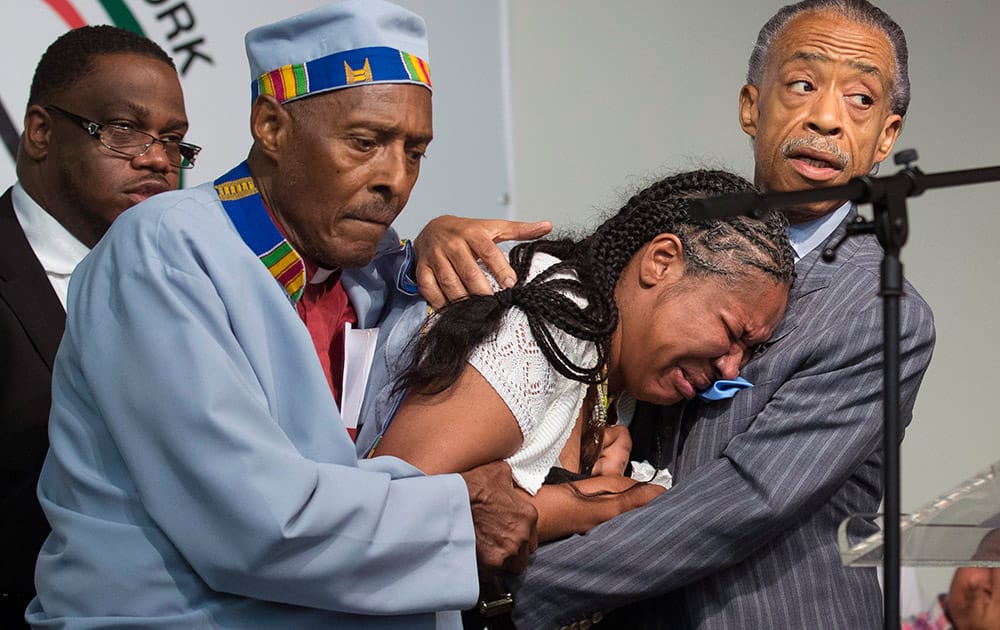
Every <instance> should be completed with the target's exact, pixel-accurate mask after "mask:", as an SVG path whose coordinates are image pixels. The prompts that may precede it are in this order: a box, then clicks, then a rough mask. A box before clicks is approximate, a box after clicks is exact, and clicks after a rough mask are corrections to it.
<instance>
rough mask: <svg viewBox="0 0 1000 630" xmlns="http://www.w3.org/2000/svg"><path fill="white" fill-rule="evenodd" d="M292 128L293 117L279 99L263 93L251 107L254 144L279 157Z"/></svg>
mask: <svg viewBox="0 0 1000 630" xmlns="http://www.w3.org/2000/svg"><path fill="white" fill-rule="evenodd" d="M291 129H292V118H291V116H289V114H288V110H286V109H285V108H284V107H283V106H282V104H281V103H279V102H278V99H276V98H274V97H273V96H271V95H270V94H261V95H260V96H258V97H257V100H255V101H254V102H253V105H252V106H251V107H250V135H252V136H253V141H254V146H255V147H257V148H259V149H260V151H261V152H263V153H264V154H265V155H267V156H268V157H270V158H271V159H277V156H278V154H279V153H280V151H281V148H282V147H283V146H284V144H285V142H286V141H287V139H288V134H289V133H290V132H291Z"/></svg>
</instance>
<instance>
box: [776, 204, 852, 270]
mask: <svg viewBox="0 0 1000 630" xmlns="http://www.w3.org/2000/svg"><path fill="white" fill-rule="evenodd" d="M851 206H852V203H851V202H850V201H848V202H847V203H845V204H844V205H842V206H840V207H839V208H837V209H836V210H835V211H833V212H831V213H830V214H827V215H825V216H822V217H819V218H817V219H813V220H812V221H806V222H805V223H796V224H795V225H789V226H788V240H789V241H791V243H792V249H794V250H795V262H798V261H799V260H800V259H802V258H803V257H805V255H806V254H808V253H809V252H811V251H812V250H814V249H816V248H817V247H819V246H820V245H822V244H823V243H824V242H826V239H828V238H830V235H831V234H833V231H834V230H836V229H837V226H838V225H840V222H841V221H843V220H844V217H846V216H847V213H848V212H850V211H851Z"/></svg>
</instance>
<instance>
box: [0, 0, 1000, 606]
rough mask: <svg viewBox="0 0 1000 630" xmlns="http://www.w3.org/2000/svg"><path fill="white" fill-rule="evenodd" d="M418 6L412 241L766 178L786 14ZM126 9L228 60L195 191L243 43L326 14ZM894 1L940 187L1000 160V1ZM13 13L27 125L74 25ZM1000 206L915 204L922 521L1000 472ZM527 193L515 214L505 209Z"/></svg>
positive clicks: (198, 133)
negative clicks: (949, 498)
mask: <svg viewBox="0 0 1000 630" xmlns="http://www.w3.org/2000/svg"><path fill="white" fill-rule="evenodd" d="M400 2H401V3H403V4H405V5H407V6H410V7H411V8H414V9H415V10H417V11H420V12H422V13H423V14H424V15H425V17H426V18H427V21H428V27H429V30H430V35H431V70H432V77H433V80H434V84H435V131H436V134H437V139H436V140H435V142H434V144H433V145H432V146H431V149H430V159H429V160H428V161H427V162H426V164H425V167H424V168H425V170H424V174H423V176H422V177H421V181H420V183H419V184H418V187H417V189H416V191H415V193H414V197H413V198H412V200H411V203H410V206H408V208H407V211H406V212H405V213H404V214H403V216H402V217H401V219H400V223H399V226H400V227H401V231H402V232H403V233H408V234H412V233H413V232H414V231H415V229H416V227H417V226H419V225H421V224H422V223H423V222H424V221H425V220H426V218H427V217H429V216H433V215H434V214H438V213H440V212H445V211H447V212H461V213H465V214H475V215H478V216H502V215H506V214H508V213H511V214H513V215H514V216H516V217H517V218H520V219H525V220H535V219H539V218H549V219H552V220H554V221H555V222H556V224H557V225H558V226H560V227H579V226H583V225H590V224H591V223H592V220H593V219H595V218H596V216H597V213H598V212H599V211H604V210H608V209H612V208H615V207H617V206H618V205H619V204H620V203H621V201H623V199H624V197H626V196H627V195H628V194H629V193H631V192H633V191H634V190H635V189H637V188H639V187H641V186H642V185H644V184H645V183H647V182H648V181H649V180H650V179H652V178H653V177H655V176H657V175H659V174H663V173H665V172H667V171H669V170H676V169H684V168H692V167H697V166H706V165H708V166H719V167H725V168H731V169H735V170H738V171H740V172H742V173H744V174H746V175H748V176H749V175H750V174H751V172H752V168H751V154H750V150H749V143H748V141H747V139H746V138H745V136H743V134H742V132H741V131H740V129H739V126H738V124H737V119H736V103H737V94H738V91H739V88H740V86H741V85H742V83H743V76H744V74H745V67H746V57H747V55H748V54H749V51H750V47H751V44H752V42H753V40H754V38H755V36H756V34H757V30H758V29H759V27H760V26H761V25H762V24H763V22H764V21H765V20H766V19H767V18H768V17H769V16H770V15H771V14H772V13H773V12H774V11H776V10H777V9H778V8H779V7H780V6H781V4H783V2H780V1H768V0H739V1H737V0H728V1H719V0H717V1H714V2H712V1H703V2H690V1H689V0H618V1H615V2H607V1H603V0H475V1H469V0H400ZM69 4H71V5H73V6H74V7H76V8H77V9H78V10H79V11H80V12H81V14H83V16H84V18H85V19H86V21H87V22H89V23H102V22H108V21H109V20H108V16H107V12H106V11H105V9H104V6H105V3H102V2H100V1H99V0H73V1H72V2H70V3H69ZM124 4H125V6H126V7H127V8H128V9H129V10H130V11H131V12H132V13H133V14H134V16H135V17H136V19H137V20H138V21H139V22H140V23H141V24H142V26H143V28H144V29H145V30H146V32H147V35H149V36H150V37H152V38H153V39H155V40H157V41H158V42H160V43H161V45H163V46H164V47H165V48H167V49H168V51H169V50H171V48H172V47H174V46H177V45H179V44H182V43H184V42H185V41H187V40H190V39H193V38H197V37H202V38H204V40H205V41H204V45H203V47H202V50H204V51H205V52H207V53H209V54H210V55H211V56H212V57H213V62H214V63H213V64H212V65H208V64H204V63H200V62H195V63H193V64H192V66H191V68H190V69H189V71H188V72H187V73H186V74H185V76H184V77H183V82H184V86H185V92H186V97H187V102H188V114H189V116H190V118H191V122H192V126H191V132H190V134H189V137H190V139H191V140H192V141H194V142H200V143H202V144H204V145H205V147H206V150H205V153H204V154H203V158H202V159H200V161H199V166H198V168H197V169H196V170H195V171H194V172H193V173H192V175H191V177H189V178H188V183H189V184H192V183H197V182H200V181H203V180H207V179H210V178H213V177H215V176H216V175H218V174H220V173H221V172H223V170H224V169H226V168H228V167H229V166H230V165H231V164H233V163H234V162H235V161H237V160H239V159H241V158H242V156H243V155H245V153H246V149H247V147H248V145H249V138H248V134H247V132H246V120H247V116H248V111H249V103H248V98H247V95H248V89H247V70H246V61H245V58H244V56H243V44H242V33H243V32H244V31H245V30H246V29H247V28H249V27H251V26H254V25H256V24H259V23H263V22H266V21H270V20H273V19H277V18H280V17H283V16H285V15H289V14H291V13H294V12H297V11H298V10H303V9H306V8H311V7H313V6H317V5H319V4H321V2H320V1H319V0H285V1H284V2H281V3H274V2H264V1H263V0H252V1H246V2H241V3H234V2H219V1H217V0H127V1H126V2H125V3H124ZM879 4H880V6H882V7H883V8H884V9H886V10H887V11H888V12H889V13H890V14H891V15H893V16H894V17H895V18H896V19H897V21H898V22H899V23H900V24H901V25H902V26H903V28H904V29H905V30H906V32H907V35H908V39H909V43H910V53H911V79H912V82H913V104H912V106H911V109H910V114H909V117H908V119H907V122H906V126H905V128H904V132H903V135H902V138H901V139H900V141H899V143H898V144H897V149H899V148H906V147H915V148H917V149H918V150H919V151H920V154H921V159H920V161H919V165H920V167H921V168H922V169H923V170H924V171H925V172H929V173H931V172H938V171H945V170H955V169H962V168H973V167H981V166H994V165H997V164H1000V150H998V146H1000V128H998V126H997V125H996V109H997V103H998V102H1000V82H998V81H997V76H998V71H997V62H998V60H1000V41H998V38H997V37H996V27H997V25H998V24H1000V3H997V2H994V1H993V0H951V1H947V0H882V1H881V2H880V3H879ZM171 9H172V10H175V11H178V13H175V14H174V15H176V16H178V17H180V18H183V17H184V14H183V11H185V10H186V11H188V12H189V13H190V15H191V16H193V18H194V25H193V26H192V27H191V28H190V29H188V30H187V31H185V32H184V33H181V34H177V35H175V36H174V37H173V38H170V37H169V35H170V34H171V32H172V30H173V28H172V24H171V22H170V19H169V18H166V19H165V18H158V17H157V16H158V15H159V14H161V13H162V12H164V11H166V10H171ZM0 10H2V11H3V14H4V19H3V20H0V51H2V54H3V59H4V68H5V69H4V71H3V81H0V99H2V100H3V103H4V105H5V107H6V108H7V110H8V112H9V113H10V114H11V116H12V117H14V118H15V120H16V122H17V125H18V128H20V117H21V115H22V113H23V108H24V105H23V103H24V100H25V99H26V96H27V86H28V83H29V82H30V78H31V71H32V70H33V68H34V65H35V63H36V62H37V59H38V56H39V55H40V54H41V52H42V51H43V50H44V48H45V46H46V45H47V44H48V43H49V42H51V41H52V40H53V39H55V37H57V36H58V35H59V34H60V33H61V32H62V31H64V30H65V28H66V27H65V24H64V23H62V22H61V21H60V20H59V19H58V18H56V17H55V15H54V13H53V11H52V9H51V8H50V7H49V6H48V5H47V3H46V2H44V1H43V0H0ZM508 48H509V50H508ZM508 53H509V55H508ZM175 56H177V55H175ZM508 67H509V74H508V73H507V69H508ZM507 87H509V90H508V89H506V88H507ZM508 111H510V112H511V113H512V117H511V118H510V119H507V117H506V114H507V112H508ZM510 137H512V139H513V145H512V147H513V149H512V152H510V153H508V144H507V140H508V139H509V138H510ZM511 164H512V168H511V167H510V166H509V165H511ZM893 170H894V167H892V165H889V164H887V165H886V168H884V169H883V173H887V172H892V171H893ZM13 177H14V175H13V168H12V164H10V163H9V160H7V158H6V156H3V157H0V180H2V181H3V182H10V181H13ZM4 185H6V184H4ZM998 193H1000V185H998V184H984V185H978V186H972V187H966V188H962V189H950V190H944V191H942V190H936V191H929V192H928V193H926V194H925V195H924V196H923V197H921V198H918V199H913V200H911V201H910V217H911V237H910V242H909V244H908V245H907V246H906V247H905V248H904V250H903V260H904V263H905V264H906V269H905V271H906V274H907V277H908V278H909V279H910V280H911V281H913V282H914V284H916V285H917V286H918V287H919V288H920V290H921V292H922V293H923V295H924V297H925V298H926V299H927V300H928V301H929V302H930V304H931V305H932V307H933V308H934V312H935V314H936V317H937V325H938V345H937V350H936V353H935V357H934V361H933V363H932V365H931V368H930V370H929V371H928V374H927V377H926V380H925V383H924V386H923V388H922V390H921V395H920V398H919V400H918V402H917V409H916V412H915V417H914V421H913V424H912V425H911V428H910V430H909V431H908V432H907V436H906V440H905V441H904V445H903V485H902V490H903V508H904V509H913V508H916V507H917V506H919V505H921V504H923V503H925V502H926V501H928V500H930V499H932V498H933V497H935V496H937V495H938V494H940V493H942V492H944V491H945V490H946V489H948V488H949V487H951V486H952V485H953V484H955V483H956V482H958V481H959V480H961V479H962V478H964V477H966V476H969V475H971V474H973V473H975V472H977V471H978V470H980V469H981V468H983V467H984V466H985V465H986V464H987V463H989V462H992V461H994V460H1000V429H998V428H997V424H996V422H995V420H994V416H995V414H994V401H993V400H992V396H991V394H992V393H993V392H994V391H997V390H998V388H997V387H996V386H995V385H994V380H995V374H996V361H997V357H998V356H1000V339H998V333H997V329H998V323H1000V322H998V319H1000V318H998V317H997V316H996V315H995V313H998V312H1000V287H998V286H997V282H996V281H995V278H996V277H997V275H998V272H1000V263H998V261H997V256H996V254H995V250H996V246H995V245H994V243H995V241H996V234H998V233H1000V231H998V230H1000V204H998V202H997V200H996V199H997V195H998ZM508 194H509V195H510V196H511V200H512V201H511V203H505V202H504V196H505V195H508ZM950 575H951V570H949V569H942V570H921V578H922V580H923V582H924V588H925V591H926V592H927V593H928V594H933V593H937V592H939V591H941V590H944V589H945V588H946V587H947V582H948V580H949V579H950Z"/></svg>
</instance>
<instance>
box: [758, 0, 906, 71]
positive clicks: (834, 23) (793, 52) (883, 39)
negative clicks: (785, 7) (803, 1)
mask: <svg viewBox="0 0 1000 630" xmlns="http://www.w3.org/2000/svg"><path fill="white" fill-rule="evenodd" d="M797 59H801V60H804V61H813V62H816V63H822V62H824V61H828V62H832V61H842V62H845V63H847V64H849V65H851V66H852V67H854V68H856V69H857V70H859V71H861V72H865V73H867V74H873V75H878V76H879V77H880V78H881V79H882V80H884V81H885V82H886V83H892V81H893V79H894V78H895V75H896V60H895V51H894V50H893V46H892V42H891V40H890V39H889V37H888V35H887V34H886V33H885V32H883V31H882V30H881V29H880V28H879V27H877V26H874V25H872V24H870V23H869V22H867V21H864V20H861V19H859V18H857V17H854V16H851V15H849V14H846V13H843V12H840V11H837V10H834V9H829V8H824V9H817V10H814V11H806V12H804V13H800V14H799V15H796V16H795V17H794V18H792V19H791V20H789V22H788V24H786V25H785V28H784V29H782V31H781V32H780V33H778V35H777V36H776V37H775V39H774V43H773V45H772V46H771V58H770V59H768V65H769V66H771V67H781V66H783V65H785V64H787V63H789V62H791V61H795V60H797Z"/></svg>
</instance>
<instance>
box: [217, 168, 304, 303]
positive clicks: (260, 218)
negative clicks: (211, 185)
mask: <svg viewBox="0 0 1000 630" xmlns="http://www.w3.org/2000/svg"><path fill="white" fill-rule="evenodd" d="M215 190H216V192H218V194H219V200H220V201H222V207H223V209H225V211H226V214H228V215H229V218H230V220H231V221H232V222H233V225H235V226H236V231H237V232H239V234H240V237H241V238H242V239H243V241H244V242H245V243H246V244H247V246H248V247H250V249H251V250H253V253H254V254H256V255H257V257H259V258H260V261H261V262H262V263H264V266H265V267H267V268H268V270H269V271H270V272H271V275H272V276H274V279H275V280H277V281H278V284H280V285H281V286H282V287H283V288H284V289H285V293H287V294H288V300H289V301H290V302H291V303H292V304H295V303H296V302H297V301H298V300H299V298H301V297H302V290H303V288H304V287H305V284H306V267H305V263H303V261H302V258H301V257H300V256H299V255H298V253H296V251H295V250H294V249H292V246H291V245H289V243H288V241H286V240H285V237H284V236H282V235H281V232H279V231H278V228H277V226H275V225H274V221H272V220H271V215H270V214H269V213H268V211H267V208H265V207H264V200H263V199H261V197H260V193H259V192H258V191H257V187H256V186H255V185H254V183H253V178H252V177H250V169H249V168H248V167H247V163H246V162H242V163H240V164H239V166H237V167H236V168H234V169H233V170H231V171H229V172H228V173H226V174H225V175H223V176H222V177H220V178H219V179H217V180H215Z"/></svg>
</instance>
